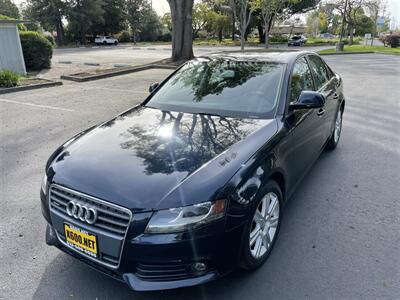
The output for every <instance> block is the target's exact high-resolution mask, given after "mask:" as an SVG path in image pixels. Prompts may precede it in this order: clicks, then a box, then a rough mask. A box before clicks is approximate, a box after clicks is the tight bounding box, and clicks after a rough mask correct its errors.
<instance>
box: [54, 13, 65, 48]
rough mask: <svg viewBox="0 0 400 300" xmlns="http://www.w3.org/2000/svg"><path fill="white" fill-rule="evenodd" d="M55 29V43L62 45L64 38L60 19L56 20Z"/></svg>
mask: <svg viewBox="0 0 400 300" xmlns="http://www.w3.org/2000/svg"><path fill="white" fill-rule="evenodd" d="M56 31H57V45H58V46H60V45H62V43H63V40H64V28H63V25H62V22H61V19H60V20H58V21H57V25H56Z"/></svg>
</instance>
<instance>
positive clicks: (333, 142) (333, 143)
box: [326, 108, 343, 150]
mask: <svg viewBox="0 0 400 300" xmlns="http://www.w3.org/2000/svg"><path fill="white" fill-rule="evenodd" d="M342 120H343V109H342V108H339V109H338V112H337V114H336V119H335V128H334V129H333V132H332V135H331V137H330V138H329V140H328V143H327V144H326V149H328V150H333V149H335V148H336V147H337V145H338V144H339V139H340V134H341V133H342Z"/></svg>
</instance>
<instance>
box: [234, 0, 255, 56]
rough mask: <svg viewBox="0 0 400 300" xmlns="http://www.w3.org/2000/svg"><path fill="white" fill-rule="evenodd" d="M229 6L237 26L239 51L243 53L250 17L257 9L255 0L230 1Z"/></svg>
mask: <svg viewBox="0 0 400 300" xmlns="http://www.w3.org/2000/svg"><path fill="white" fill-rule="evenodd" d="M230 6H231V8H232V11H233V14H234V16H235V20H236V21H237V23H238V25H239V26H238V27H239V32H240V49H241V50H242V51H243V50H244V41H245V35H246V31H247V27H248V26H249V24H250V20H251V15H252V13H253V12H254V10H255V9H257V6H256V5H255V0H230Z"/></svg>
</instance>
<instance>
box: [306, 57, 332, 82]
mask: <svg viewBox="0 0 400 300" xmlns="http://www.w3.org/2000/svg"><path fill="white" fill-rule="evenodd" d="M308 58H309V61H310V67H311V70H312V72H313V75H314V80H315V86H316V88H317V90H319V89H320V88H321V87H322V86H323V85H324V84H325V83H327V82H328V81H329V79H330V77H331V76H330V73H329V71H328V69H327V68H326V66H325V63H324V62H323V61H322V60H321V59H320V58H319V57H318V56H315V55H311V56H309V57H308Z"/></svg>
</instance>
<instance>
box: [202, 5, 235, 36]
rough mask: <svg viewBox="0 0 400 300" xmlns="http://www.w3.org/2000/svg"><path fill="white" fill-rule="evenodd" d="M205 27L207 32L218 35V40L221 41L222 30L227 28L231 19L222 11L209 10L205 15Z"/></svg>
mask: <svg viewBox="0 0 400 300" xmlns="http://www.w3.org/2000/svg"><path fill="white" fill-rule="evenodd" d="M206 18H207V20H206V27H205V28H206V29H207V31H208V32H210V33H212V34H215V35H217V36H218V41H219V42H220V43H221V42H222V36H223V33H224V30H229V29H230V25H231V21H230V18H229V16H227V15H226V14H224V13H222V12H218V11H214V10H211V11H209V12H208V14H207V16H206Z"/></svg>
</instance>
